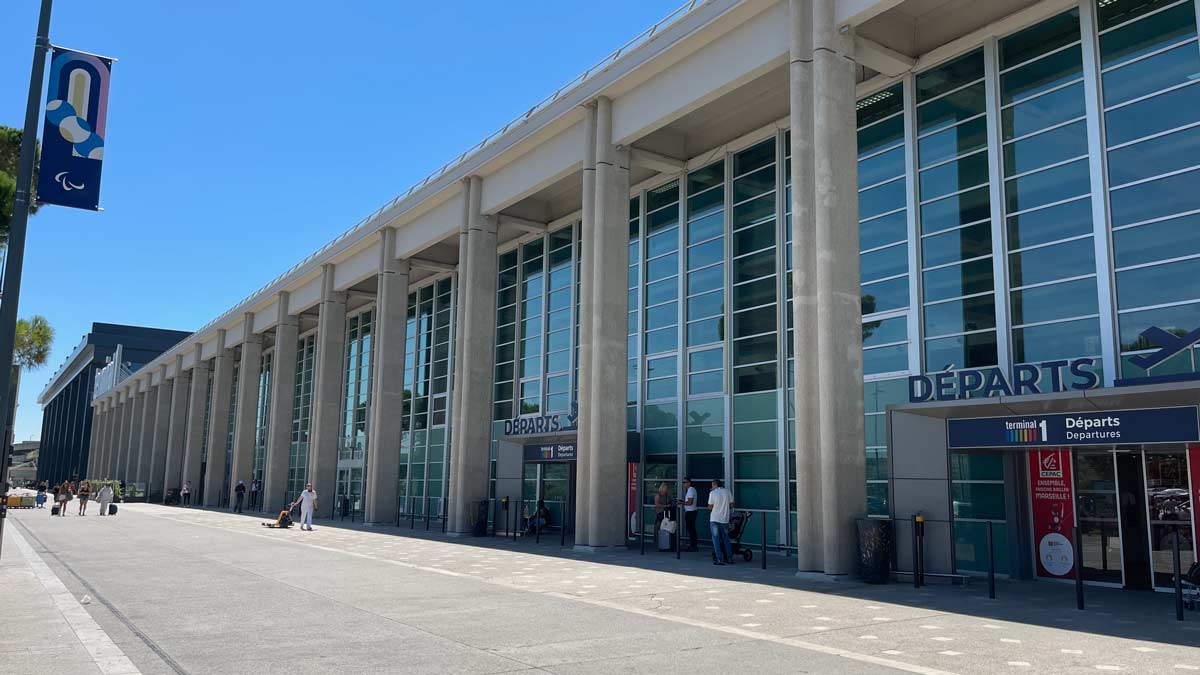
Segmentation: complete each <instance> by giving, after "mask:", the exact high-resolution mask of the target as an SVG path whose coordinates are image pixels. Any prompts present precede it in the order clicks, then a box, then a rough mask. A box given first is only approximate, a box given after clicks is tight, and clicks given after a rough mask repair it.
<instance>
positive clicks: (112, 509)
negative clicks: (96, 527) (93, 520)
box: [108, 504, 117, 516]
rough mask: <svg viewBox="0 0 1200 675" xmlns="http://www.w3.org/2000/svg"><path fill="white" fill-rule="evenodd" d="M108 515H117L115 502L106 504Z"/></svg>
mask: <svg viewBox="0 0 1200 675" xmlns="http://www.w3.org/2000/svg"><path fill="white" fill-rule="evenodd" d="M108 515H110V516H115V515H117V505H116V504H109V505H108Z"/></svg>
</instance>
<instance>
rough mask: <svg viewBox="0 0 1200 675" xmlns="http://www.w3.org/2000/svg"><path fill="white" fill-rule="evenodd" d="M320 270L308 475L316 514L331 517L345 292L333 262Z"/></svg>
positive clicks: (342, 366) (342, 367)
mask: <svg viewBox="0 0 1200 675" xmlns="http://www.w3.org/2000/svg"><path fill="white" fill-rule="evenodd" d="M322 272H323V275H322V277H321V316H320V319H319V320H318V323H317V354H316V363H314V364H313V416H312V434H310V435H309V439H310V443H309V447H308V477H309V480H310V481H312V483H313V489H314V490H316V492H317V499H318V505H319V507H320V508H319V509H318V510H317V511H316V514H315V515H318V516H320V517H330V518H331V517H333V513H334V504H333V502H334V501H335V500H334V482H335V480H336V479H337V456H338V444H339V442H340V440H339V438H338V436H339V434H340V425H341V417H342V378H343V377H345V363H344V361H345V359H346V294H345V293H344V292H339V291H337V290H336V288H335V287H334V283H333V276H334V266H333V265H331V264H327V265H323V266H322Z"/></svg>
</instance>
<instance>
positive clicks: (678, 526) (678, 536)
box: [675, 504, 683, 560]
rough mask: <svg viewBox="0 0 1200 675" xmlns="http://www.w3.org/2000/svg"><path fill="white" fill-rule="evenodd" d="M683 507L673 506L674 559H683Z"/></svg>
mask: <svg viewBox="0 0 1200 675" xmlns="http://www.w3.org/2000/svg"><path fill="white" fill-rule="evenodd" d="M682 530H683V507H682V506H679V505H678V504H676V505H675V559H676V560H679V559H681V558H683V546H681V544H682V543H683V541H682V540H683V531H682Z"/></svg>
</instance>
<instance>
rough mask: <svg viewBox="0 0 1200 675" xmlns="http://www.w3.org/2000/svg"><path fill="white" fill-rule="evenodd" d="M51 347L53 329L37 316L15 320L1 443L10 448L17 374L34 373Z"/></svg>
mask: <svg viewBox="0 0 1200 675" xmlns="http://www.w3.org/2000/svg"><path fill="white" fill-rule="evenodd" d="M53 344H54V328H52V327H51V326H50V322H49V321H47V320H46V317H44V316H42V315H41V314H34V315H33V316H31V317H29V318H28V319H18V320H17V334H16V339H15V340H14V341H13V369H12V379H11V380H9V383H8V402H9V403H8V429H6V430H5V434H4V442H5V443H7V444H8V445H10V446H11V445H12V438H13V424H14V422H15V418H16V414H17V392H19V391H20V390H21V371H22V370H36V369H38V368H41V367H42V366H44V365H46V361H47V360H49V359H50V347H51V346H52V345H53Z"/></svg>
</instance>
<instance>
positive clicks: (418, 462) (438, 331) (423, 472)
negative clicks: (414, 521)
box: [397, 277, 454, 516]
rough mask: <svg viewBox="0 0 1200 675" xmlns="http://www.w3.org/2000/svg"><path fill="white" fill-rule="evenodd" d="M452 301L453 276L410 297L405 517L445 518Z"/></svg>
mask: <svg viewBox="0 0 1200 675" xmlns="http://www.w3.org/2000/svg"><path fill="white" fill-rule="evenodd" d="M453 298H454V283H453V282H452V280H451V279H450V278H449V277H445V278H442V279H438V280H437V281H435V282H433V283H431V284H429V285H427V286H424V287H422V288H420V289H418V290H416V291H414V292H411V293H409V295H408V328H407V330H406V332H405V334H406V338H405V349H404V359H405V360H404V410H403V415H404V420H403V425H402V428H403V432H402V435H401V439H400V483H399V486H398V491H397V494H398V495H400V498H401V500H400V512H401V513H408V514H418V515H425V513H426V512H427V511H428V513H429V514H430V515H431V516H442V515H443V514H444V513H445V506H444V504H445V501H444V500H445V496H446V487H447V486H446V480H445V476H446V474H447V469H448V459H449V443H448V441H449V437H448V435H447V432H446V430H447V419H446V418H447V412H448V410H449V403H450V401H449V391H450V378H451V377H452V371H451V367H450V352H451V347H452V345H453V343H454V335H453V330H452V328H451V327H452V324H453V321H452V314H453V308H452V301H453Z"/></svg>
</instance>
